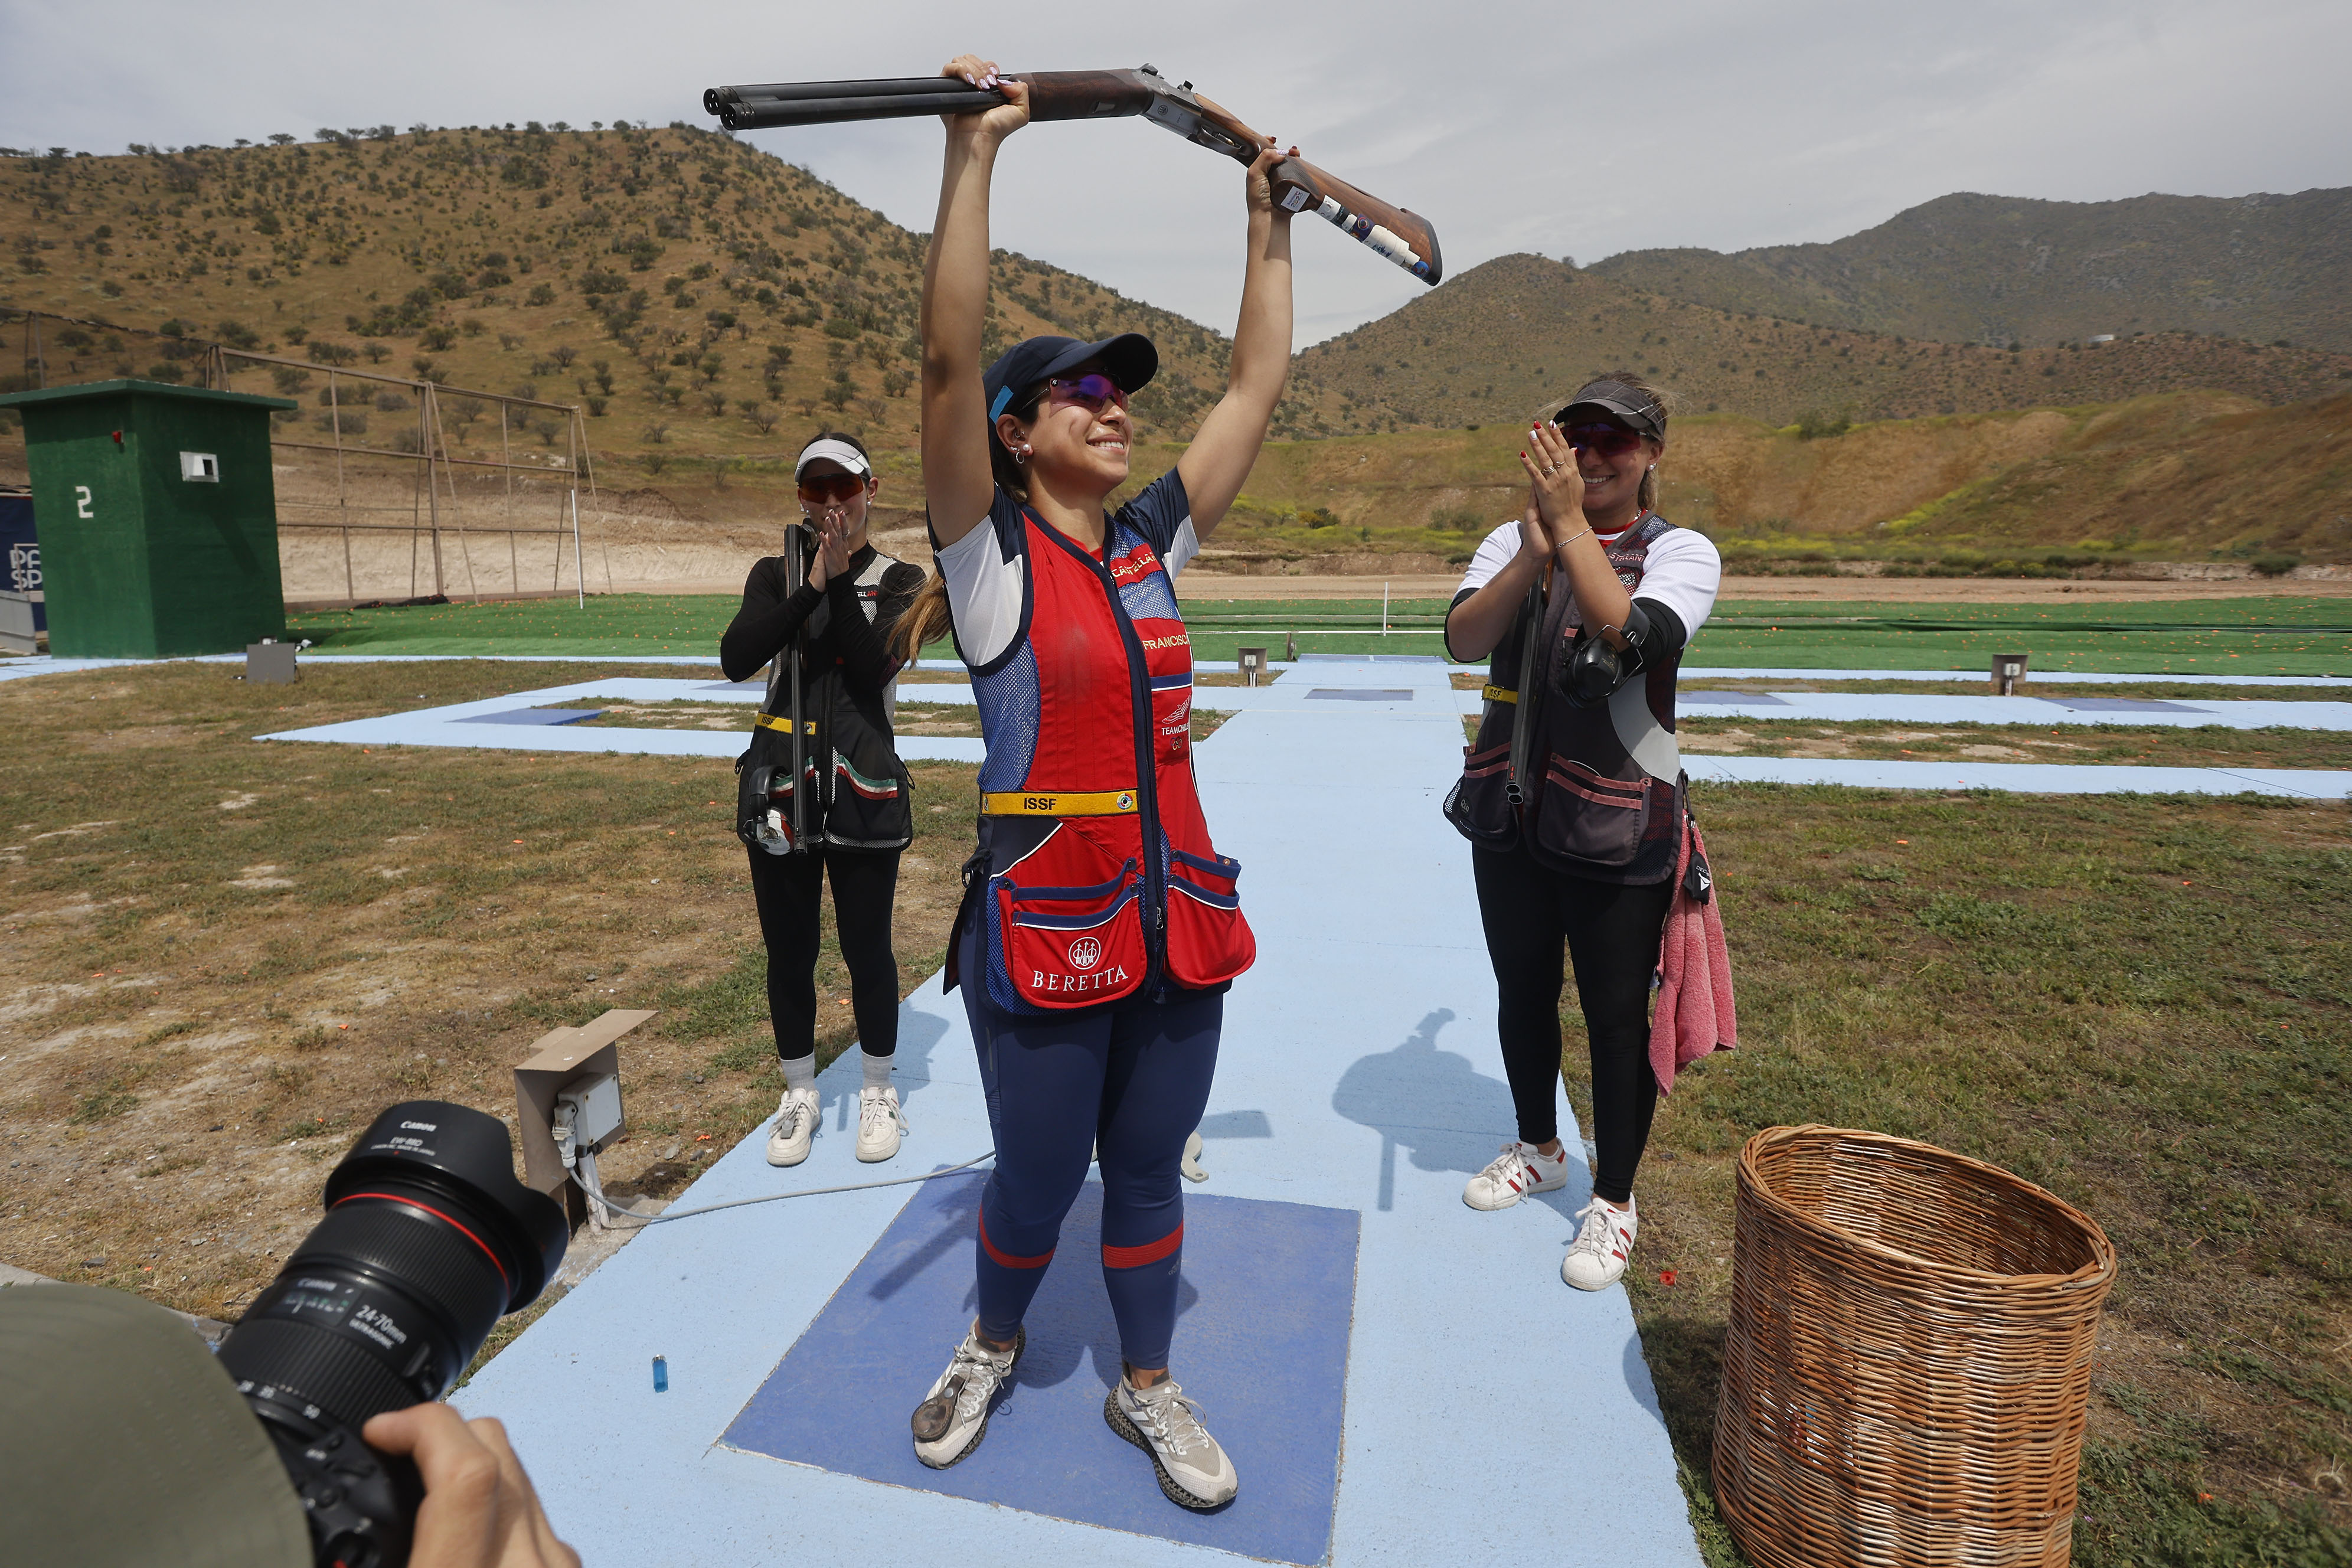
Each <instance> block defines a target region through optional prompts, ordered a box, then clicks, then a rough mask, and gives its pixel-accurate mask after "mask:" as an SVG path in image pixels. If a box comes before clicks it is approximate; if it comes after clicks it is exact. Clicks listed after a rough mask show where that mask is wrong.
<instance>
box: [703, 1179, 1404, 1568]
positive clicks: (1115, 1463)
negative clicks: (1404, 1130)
mask: <svg viewBox="0 0 2352 1568" xmlns="http://www.w3.org/2000/svg"><path fill="white" fill-rule="evenodd" d="M985 1180H986V1178H985V1177H984V1176H982V1175H980V1174H978V1173H975V1174H972V1175H970V1176H951V1177H947V1178H943V1179H941V1180H940V1181H936V1182H931V1183H928V1184H925V1185H924V1186H923V1187H922V1188H921V1189H919V1191H918V1193H917V1194H916V1195H915V1197H914V1198H913V1199H911V1200H910V1201H909V1202H908V1205H907V1206H906V1207H905V1208H904V1209H903V1210H901V1211H900V1212H899V1215H898V1218H896V1219H895V1220H893V1221H892V1222H891V1223H890V1226H889V1228H888V1229H887V1230H885V1231H884V1232H883V1233H882V1236H881V1237H880V1239H879V1240H877V1242H876V1243H875V1244H874V1247H873V1249H872V1250H871V1251H869V1252H868V1253H867V1254H866V1257H865V1258H864V1259H863V1260H862V1261H861V1262H860V1263H859V1264H858V1266H857V1267H856V1269H854V1270H853V1271H852V1272H851V1273H850V1275H849V1278H848V1279H846V1280H845V1281H844V1282H843V1283H842V1285H841V1288H840V1289H837V1290H835V1292H834V1294H833V1299H832V1300H829V1301H828V1302H826V1303H825V1307H824V1310H823V1311H822V1312H820V1313H818V1314H817V1318H816V1321H814V1323H812V1324H810V1325H809V1328H808V1331H807V1332H805V1333H803V1335H801V1337H800V1338H799V1340H797V1341H796V1342H794V1343H793V1348H792V1349H791V1351H790V1352H787V1353H786V1355H785V1356H784V1359H783V1361H782V1363H779V1364H778V1366H777V1367H776V1370H775V1371H774V1372H773V1373H771V1374H770V1376H769V1377H768V1380H767V1381H766V1382H765V1383H763V1384H761V1386H760V1389H759V1392H757V1393H756V1394H753V1395H752V1396H751V1401H750V1403H749V1404H747V1405H745V1406H744V1407H743V1410H742V1412H741V1413H740V1415H737V1416H736V1417H735V1420H734V1422H733V1424H732V1425H730V1426H729V1427H728V1429H727V1433H726V1436H725V1437H724V1438H723V1439H722V1441H723V1442H725V1443H726V1444H727V1446H729V1447H734V1448H741V1449H747V1450H750V1451H751V1452H753V1453H760V1454H765V1455H768V1456H770V1457H772V1458H778V1459H784V1460H789V1461H791V1462H793V1463H794V1464H802V1465H811V1466H814V1467H815V1468H819V1469H825V1470H832V1471H835V1472H836V1473H840V1474H845V1475H853V1476H862V1477H864V1478H866V1479H868V1480H875V1481H881V1482H885V1483H887V1484H889V1485H894V1486H901V1487H910V1488H914V1489H919V1490H922V1491H930V1492H944V1493H947V1494H948V1495H950V1496H953V1497H963V1498H970V1499H972V1500H975V1501H979V1502H990V1503H999V1504H1003V1505H1004V1506H1006V1507H1010V1508H1016V1509H1021V1510H1025V1511H1027V1512H1031V1513H1039V1514H1045V1515H1048V1516H1050V1517H1053V1518H1056V1519H1066V1520H1075V1521H1079V1522H1082V1523H1087V1524H1097V1525H1101V1526H1104V1527H1106V1528H1108V1529H1111V1530H1120V1531H1132V1532H1134V1533H1136V1534H1140V1535H1152V1536H1160V1537H1163V1538H1166V1539H1169V1540H1174V1541H1183V1542H1196V1543H1198V1544H1201V1545H1204V1546H1213V1547H1217V1548H1221V1549H1222V1550H1223V1551H1227V1552H1238V1553H1240V1554H1241V1555H1243V1556H1245V1557H1257V1558H1264V1559H1270V1560H1273V1561H1276V1562H1280V1563H1321V1562H1323V1561H1325V1559H1326V1558H1327V1557H1328V1554H1329V1552H1330V1545H1331V1521H1332V1510H1333V1506H1334V1502H1335V1500H1336V1496H1337V1492H1338V1488H1339V1436H1340V1423H1341V1417H1342V1415H1343V1414H1344V1408H1343V1407H1344V1404H1345V1397H1344V1396H1345V1390H1346V1383H1347V1374H1348V1339H1349V1328H1350V1324H1351V1322H1352V1319H1353V1313H1354V1300H1355V1294H1356V1248H1357V1236H1358V1230H1359V1227H1360V1216H1359V1215H1357V1214H1356V1213H1355V1212H1354V1211H1353V1210H1349V1209H1337V1208H1324V1207H1319V1206H1315V1205H1307V1204H1291V1203H1275V1202H1269V1201H1267V1200H1265V1199H1259V1198H1235V1197H1218V1196H1209V1195H1206V1194H1198V1193H1188V1194H1185V1200H1184V1210H1185V1217H1184V1285H1183V1292H1182V1296H1181V1304H1180V1307H1179V1319H1178V1322H1177V1325H1176V1343H1175V1363H1174V1370H1175V1373H1176V1376H1177V1380H1178V1381H1179V1382H1181V1384H1183V1385H1184V1391H1185V1393H1186V1394H1191V1395H1193V1396H1195V1397H1197V1398H1198V1399H1199V1401H1200V1402H1201V1406H1202V1414H1203V1415H1204V1416H1205V1418H1206V1419H1207V1421H1208V1423H1209V1428H1210V1430H1211V1431H1213V1432H1214V1433H1215V1434H1216V1436H1217V1440H1218V1441H1219V1442H1221V1443H1223V1445H1224V1446H1225V1450H1226V1452H1227V1453H1229V1454H1231V1455H1232V1456H1233V1460H1234V1468H1235V1469H1237V1470H1238V1471H1239V1472H1240V1475H1241V1482H1242V1486H1241V1494H1240V1495H1239V1496H1238V1497H1236V1498H1235V1499H1234V1500H1233V1502H1232V1503H1231V1504H1230V1505H1228V1506H1227V1507H1226V1508H1224V1509H1223V1510H1219V1511H1218V1512H1216V1513H1213V1514H1197V1513H1192V1512H1190V1511H1188V1510H1184V1509H1181V1508H1179V1507H1177V1506H1176V1505H1175V1504H1174V1503H1171V1502H1170V1501H1169V1500H1167V1499H1166V1498H1164V1497H1162V1496H1161V1495H1160V1484H1159V1482H1158V1480H1157V1479H1155V1478H1154V1477H1153V1475H1152V1470H1151V1465H1150V1460H1148V1459H1147V1458H1144V1456H1143V1455H1142V1454H1141V1453H1140V1452H1139V1451H1138V1450H1137V1449H1135V1448H1134V1447H1131V1446H1129V1444H1128V1443H1126V1442H1125V1441H1123V1440H1121V1439H1120V1438H1119V1437H1118V1436H1117V1435H1116V1434H1115V1433H1113V1432H1112V1431H1111V1429H1110V1427H1109V1426H1108V1425H1107V1424H1106V1423H1105V1422H1104V1420H1103V1415H1102V1404H1103V1396H1104V1394H1107V1393H1108V1392H1109V1390H1110V1387H1111V1385H1112V1384H1113V1383H1115V1382H1116V1381H1117V1380H1118V1375H1119V1357H1118V1329H1117V1327H1116V1326H1115V1325H1114V1323H1113V1321H1112V1320H1111V1314H1110V1302H1109V1300H1108V1298H1107V1297H1106V1296H1105V1295H1104V1293H1103V1285H1102V1271H1101V1267H1100V1264H1099V1261H1098V1259H1099V1258H1100V1256H1101V1254H1100V1251H1099V1247H1100V1245H1101V1240H1100V1238H1101V1226H1102V1187H1101V1185H1100V1184H1098V1183H1095V1182H1088V1183H1087V1185H1086V1187H1085V1189H1084V1190H1083V1191H1082V1192H1081V1193H1080V1194H1079V1197H1078V1201H1077V1203H1076V1205H1075V1206H1074V1207H1073V1208H1072V1209H1071V1210H1070V1216H1069V1218H1068V1220H1067V1221H1066V1222H1065V1223H1064V1225H1063V1227H1062V1241H1061V1246H1060V1247H1059V1249H1058V1250H1057V1252H1056V1254H1055V1262H1054V1266H1053V1267H1052V1268H1051V1269H1049V1270H1048V1271H1047V1273H1046V1276H1045V1285H1044V1286H1043V1287H1042V1288H1041V1289H1039V1291H1038V1293H1037V1299H1036V1301H1035V1302H1034V1305H1033V1306H1032V1307H1031V1309H1030V1311H1029V1317H1028V1320H1027V1323H1026V1325H1025V1326H1026V1329H1027V1331H1028V1335H1029V1342H1028V1347H1027V1349H1026V1351H1025V1352H1024V1354H1023V1357H1022V1361H1021V1366H1020V1369H1019V1370H1018V1371H1017V1372H1016V1373H1014V1374H1013V1388H1012V1391H1011V1392H1010V1393H1009V1394H1006V1395H1004V1396H1003V1399H1002V1402H1001V1403H1000V1404H999V1405H998V1406H997V1409H996V1413H995V1414H994V1415H992V1417H991V1418H990V1422H989V1427H988V1436H987V1438H986V1440H985V1441H984V1442H982V1445H981V1446H980V1447H979V1448H978V1449H977V1450H975V1451H974V1452H973V1453H972V1455H971V1458H967V1459H965V1460H964V1461H963V1462H962V1463H961V1464H959V1465H956V1466H954V1467H953V1468H950V1469H945V1470H932V1469H928V1468H924V1466H923V1465H921V1464H920V1463H919V1462H918V1461H917V1460H916V1458H915V1455H914V1449H913V1446H912V1443H911V1441H910V1440H909V1438H908V1433H907V1417H908V1412H910V1411H912V1410H913V1409H914V1407H915V1405H917V1404H918V1403H919V1401H920V1400H921V1398H922V1396H923V1392H924V1390H926V1389H928V1388H929V1386H930V1383H931V1380H932V1379H933V1378H935V1377H937V1376H938V1375H939V1373H940V1368H941V1367H943V1366H945V1365H946V1364H947V1358H948V1355H949V1352H951V1351H952V1350H953V1349H954V1348H955V1344H956V1342H957V1340H958V1339H959V1338H960V1337H961V1335H962V1333H963V1331H964V1329H965V1327H966V1326H967V1325H968V1324H969V1323H970V1322H971V1315H972V1310H973V1297H972V1272H971V1246H972V1236H973V1232H974V1227H975V1224H976V1215H977V1213H978V1210H979V1205H980V1194H981V1189H982V1184H984V1182H985Z"/></svg>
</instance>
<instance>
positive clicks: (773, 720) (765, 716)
mask: <svg viewBox="0 0 2352 1568" xmlns="http://www.w3.org/2000/svg"><path fill="white" fill-rule="evenodd" d="M751 722H752V724H753V726H754V727H755V728H758V729H761V730H774V731H780V732H781V733H783V734H786V735H789V734H791V733H792V732H793V721H791V720H790V719H779V718H777V717H776V716H775V715H774V714H773V713H762V714H761V715H760V716H759V717H758V718H756V719H754V720H752V721H751ZM801 724H802V726H803V729H804V731H806V732H807V733H809V734H811V735H814V734H815V733H816V721H815V720H814V719H803V720H802V721H801Z"/></svg>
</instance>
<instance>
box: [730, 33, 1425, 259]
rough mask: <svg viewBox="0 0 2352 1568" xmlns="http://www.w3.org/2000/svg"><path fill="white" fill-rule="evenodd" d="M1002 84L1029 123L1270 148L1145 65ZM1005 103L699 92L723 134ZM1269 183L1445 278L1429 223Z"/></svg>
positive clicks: (1289, 173)
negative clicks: (1165, 133) (1138, 124)
mask: <svg viewBox="0 0 2352 1568" xmlns="http://www.w3.org/2000/svg"><path fill="white" fill-rule="evenodd" d="M1006 79H1007V80H1011V81H1018V82H1026V83H1027V84H1028V87H1029V118H1030V119H1031V120H1033V121H1047V120H1117V119H1120V118H1122V117H1125V116H1129V115H1137V114H1139V115H1141V116H1143V118H1144V119H1146V120H1149V121H1151V122H1152V123H1153V124H1155V125H1159V126H1161V127H1163V128H1165V129H1167V130H1170V131H1173V132H1176V134H1177V135H1179V136H1181V137H1182V138H1184V140H1186V141H1187V142H1197V143H1199V144H1200V145H1201V146H1203V147H1206V148H1208V149H1209V150H1210V151H1211V152H1214V153H1224V154H1225V155H1226V156H1227V157H1229V158H1232V159H1234V160H1235V161H1236V162H1238V163H1243V164H1247V163H1252V162H1254V161H1255V159H1256V157H1257V155H1258V153H1260V152H1261V151H1263V150H1264V149H1265V148H1267V147H1270V146H1272V145H1273V144H1274V143H1273V142H1272V141H1271V140H1270V139H1269V138H1267V137H1265V136H1262V135H1260V134H1259V133H1258V132H1255V131H1253V130H1251V129H1250V128H1249V127H1248V126H1246V125H1244V124H1243V123H1242V122H1241V121H1239V120H1238V119H1236V118H1234V115H1233V114H1232V113H1231V112H1230V111H1228V110H1224V109H1222V108H1220V107H1218V106H1217V105H1216V104H1214V103H1212V102H1210V101H1209V100H1207V99H1205V98H1202V97H1201V96H1200V95H1199V94H1198V93H1195V92H1194V91H1193V90H1192V83H1191V82H1189V81H1188V82H1184V83H1182V84H1181V85H1179V84H1177V83H1173V82H1171V81H1170V80H1168V79H1167V78H1165V77H1163V76H1161V75H1160V73H1159V72H1158V71H1157V70H1154V69H1153V68H1151V67H1150V66H1145V67H1144V68H1142V69H1141V70H1131V71H1129V70H1101V71H1021V72H1016V73H1014V74H1013V75H1011V76H1009V77H1007V78H1006ZM1004 101H1005V95H1004V94H1003V92H1000V91H998V90H996V89H993V88H991V89H985V90H983V89H979V88H974V87H971V86H969V85H967V84H965V83H963V82H961V81H958V80H956V79H953V78H951V77H940V76H929V77H920V76H919V77H896V78H889V79H881V80H876V81H788V82H772V83H770V84H769V85H767V86H765V87H714V88H711V89H708V90H707V91H705V92H704V93H703V95H702V107H703V108H704V109H705V110H709V112H710V113H712V114H715V115H717V116H718V117H719V123H720V124H722V125H724V126H726V127H727V129H728V130H730V131H764V130H768V129H771V128H772V127H775V126H781V125H826V124H831V123H833V122H835V121H845V120H898V119H911V118H913V117H915V116H918V115H924V114H977V113H979V112H981V111H982V110H987V109H993V108H995V107H996V106H997V105H998V104H1000V103H1003V102H1004ZM1273 184H1274V199H1275V201H1276V203H1277V204H1278V205H1281V206H1282V207H1283V209H1284V210H1286V211H1287V212H1294V213H1298V212H1311V213H1313V214H1315V216H1318V217H1319V218H1322V219H1324V220H1325V221H1326V222H1328V223H1329V224H1330V225H1331V226H1333V227H1335V228H1337V229H1339V230H1340V231H1341V232H1342V233H1345V234H1347V235H1349V236H1350V237H1353V238H1355V239H1357V240H1360V241H1361V242H1362V243H1363V244H1364V245H1365V246H1366V247H1369V248H1370V249H1371V250H1373V251H1376V252H1378V253H1379V254H1380V255H1381V256H1385V257H1387V258H1389V259H1390V260H1391V261H1393V262H1395V263H1396V264H1397V265H1398V266H1399V267H1402V268H1404V269H1405V270H1406V271H1407V272H1410V273H1412V275H1413V276H1414V277H1415V278H1418V279H1421V280H1422V281H1423V282H1424V283H1428V284H1435V283H1437V282H1438V281H1439V280H1440V279H1443V278H1444V275H1445V268H1444V262H1443V261H1442V260H1441V259H1440V258H1439V256H1438V251H1437V231H1436V230H1435V229H1434V228H1433V227H1431V226H1430V224H1429V220H1428V219H1427V218H1424V217H1422V216H1419V215H1418V214H1415V213H1411V212H1408V211H1406V210H1405V209H1404V208H1402V207H1398V206H1391V205H1389V204H1388V203H1386V202H1384V201H1382V200H1381V199H1380V197H1378V196H1375V195H1368V194H1367V193H1365V192H1363V191H1360V190H1358V189H1357V188H1356V187H1355V186H1353V185H1351V184H1349V183H1348V182H1347V181H1345V180H1343V179H1340V178H1339V176H1338V175H1336V174H1326V173H1325V172H1324V171H1323V170H1321V169H1318V168H1317V167H1316V166H1315V165H1314V164H1312V163H1307V161H1306V160H1305V159H1303V158H1286V159H1284V160H1283V161H1282V162H1281V163H1277V164H1276V165H1275V166H1274V170H1273Z"/></svg>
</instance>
